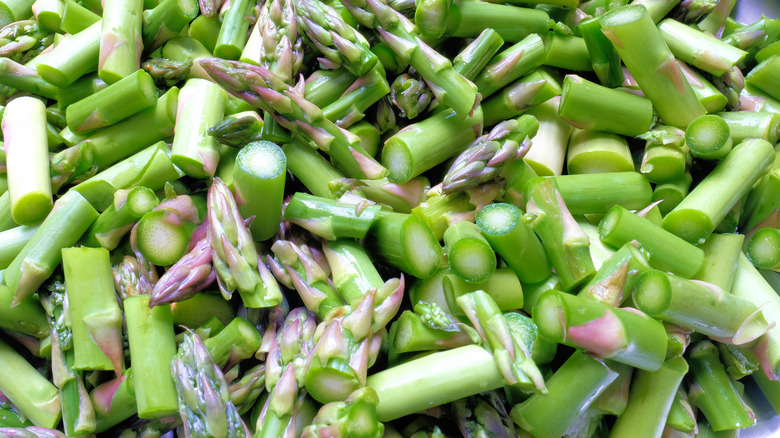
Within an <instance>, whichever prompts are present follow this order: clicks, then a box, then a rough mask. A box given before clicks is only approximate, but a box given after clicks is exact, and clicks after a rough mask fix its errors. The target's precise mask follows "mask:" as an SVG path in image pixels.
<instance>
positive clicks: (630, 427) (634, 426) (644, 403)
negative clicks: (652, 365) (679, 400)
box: [610, 357, 688, 437]
mask: <svg viewBox="0 0 780 438" xmlns="http://www.w3.org/2000/svg"><path fill="white" fill-rule="evenodd" d="M687 372H688V364H687V363H686V362H685V359H683V358H681V357H676V358H673V359H670V360H668V361H666V362H665V363H664V365H663V366H662V367H661V368H660V369H659V370H658V371H655V372H648V371H644V370H639V371H637V372H636V373H635V374H634V376H633V377H632V379H631V380H632V382H631V394H630V398H629V402H628V406H627V407H626V410H625V412H623V414H621V415H620V416H619V417H618V420H617V421H616V422H615V425H614V426H613V427H612V430H611V432H610V436H615V437H633V436H639V435H644V434H648V435H650V436H659V435H660V434H661V432H662V430H663V428H664V425H665V424H666V418H667V415H668V413H669V410H670V409H671V406H672V402H673V401H674V398H675V396H676V394H677V388H678V387H679V386H680V383H681V382H682V379H683V377H684V376H685V374H686V373H687Z"/></svg>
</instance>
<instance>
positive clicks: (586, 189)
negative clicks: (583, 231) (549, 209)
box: [526, 172, 652, 215]
mask: <svg viewBox="0 0 780 438" xmlns="http://www.w3.org/2000/svg"><path fill="white" fill-rule="evenodd" d="M544 179H551V180H553V181H554V182H555V185H556V188H557V189H558V192H559V193H560V196H561V198H563V202H564V203H565V204H566V207H567V208H568V209H569V211H570V212H571V214H573V215H579V214H590V213H605V212H607V211H609V209H610V208H612V207H613V206H615V205H622V206H623V207H624V208H627V209H640V208H644V207H646V206H647V205H648V204H650V201H651V198H652V191H651V189H650V184H648V182H647V180H646V179H645V178H643V177H642V175H641V174H639V173H637V172H604V173H592V174H581V175H576V174H575V175H557V176H553V177H549V178H545V177H538V178H534V179H531V180H529V181H533V182H534V183H538V182H541V181H543V180H544ZM526 199H527V198H526Z"/></svg>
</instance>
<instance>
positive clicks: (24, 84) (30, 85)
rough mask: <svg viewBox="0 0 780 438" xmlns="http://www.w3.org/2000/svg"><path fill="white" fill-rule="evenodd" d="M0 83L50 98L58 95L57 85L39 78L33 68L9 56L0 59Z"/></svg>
mask: <svg viewBox="0 0 780 438" xmlns="http://www.w3.org/2000/svg"><path fill="white" fill-rule="evenodd" d="M0 84H2V85H5V86H8V87H12V88H16V89H17V90H24V91H29V92H31V93H35V94H38V95H40V96H43V97H47V98H50V99H53V98H56V97H57V95H58V89H57V87H55V86H54V85H52V84H50V83H48V82H47V81H45V80H44V79H43V78H41V77H40V76H39V75H38V73H37V72H36V71H35V70H34V69H31V68H30V67H27V66H25V65H22V64H19V63H17V62H16V61H14V60H12V59H10V58H2V59H0Z"/></svg>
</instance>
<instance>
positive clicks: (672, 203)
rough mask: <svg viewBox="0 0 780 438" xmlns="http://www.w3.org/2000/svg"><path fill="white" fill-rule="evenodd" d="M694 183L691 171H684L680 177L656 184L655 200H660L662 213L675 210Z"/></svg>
mask: <svg viewBox="0 0 780 438" xmlns="http://www.w3.org/2000/svg"><path fill="white" fill-rule="evenodd" d="M692 183H693V177H692V176H691V173H690V172H683V174H682V175H680V176H679V177H678V178H675V179H673V180H671V181H669V182H665V183H659V184H656V185H655V189H654V190H653V202H660V203H659V204H658V209H659V210H660V211H661V214H663V215H666V214H668V213H669V212H670V211H672V210H674V208H675V207H677V206H678V205H679V204H680V202H682V200H683V199H684V198H685V197H686V196H688V192H689V191H690V189H691V184H692Z"/></svg>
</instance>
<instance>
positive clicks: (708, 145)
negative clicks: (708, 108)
mask: <svg viewBox="0 0 780 438" xmlns="http://www.w3.org/2000/svg"><path fill="white" fill-rule="evenodd" d="M730 135H731V131H730V130H729V125H728V123H726V121H725V120H723V118H721V117H719V116H716V115H712V114H708V115H705V116H701V117H699V118H697V119H696V120H694V121H692V122H691V124H690V125H688V128H687V129H686V130H685V143H686V144H687V145H688V147H689V148H690V149H691V151H692V152H693V153H694V154H695V153H703V154H707V153H712V152H715V151H717V150H719V149H721V148H722V147H723V146H724V145H725V144H726V143H727V142H728V140H729V137H730Z"/></svg>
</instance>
